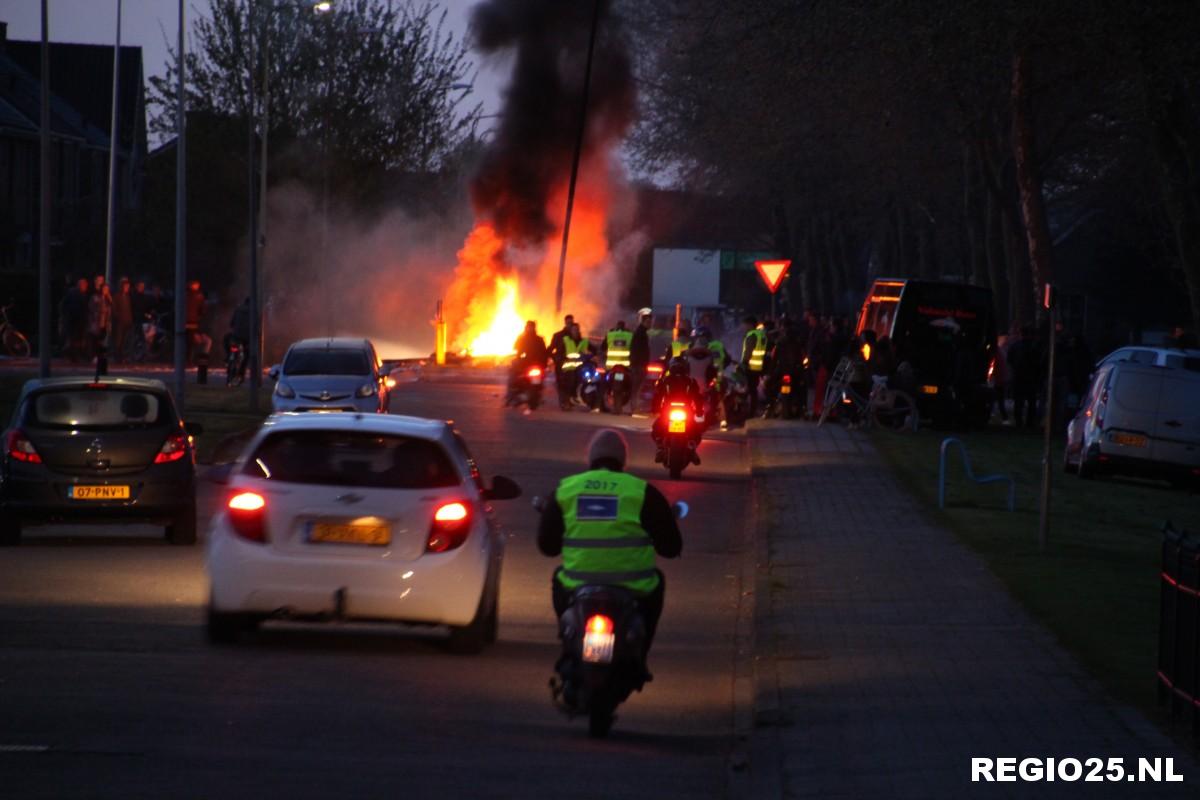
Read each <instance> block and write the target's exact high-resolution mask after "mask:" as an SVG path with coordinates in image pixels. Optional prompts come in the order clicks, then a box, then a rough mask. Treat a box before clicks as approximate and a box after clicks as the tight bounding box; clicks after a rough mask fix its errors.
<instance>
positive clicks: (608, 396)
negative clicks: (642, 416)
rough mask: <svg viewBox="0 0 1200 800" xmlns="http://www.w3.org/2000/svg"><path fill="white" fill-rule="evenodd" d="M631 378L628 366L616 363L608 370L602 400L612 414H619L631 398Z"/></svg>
mask: <svg viewBox="0 0 1200 800" xmlns="http://www.w3.org/2000/svg"><path fill="white" fill-rule="evenodd" d="M632 379H633V375H632V373H631V372H630V371H629V367H625V366H622V365H620V364H617V365H616V366H614V367H613V368H612V369H610V370H609V371H608V381H607V387H606V391H605V396H604V401H605V403H606V405H607V406H608V410H609V411H610V412H612V413H613V414H620V413H621V410H622V409H623V408H625V406H627V405H629V402H630V400H631V399H632V398H633V383H632Z"/></svg>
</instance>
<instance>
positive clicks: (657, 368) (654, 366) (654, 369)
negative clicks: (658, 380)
mask: <svg viewBox="0 0 1200 800" xmlns="http://www.w3.org/2000/svg"><path fill="white" fill-rule="evenodd" d="M662 371H663V368H662V364H651V365H650V366H648V367H646V372H657V373H658V374H659V375H661V374H662Z"/></svg>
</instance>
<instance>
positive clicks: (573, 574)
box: [554, 469, 658, 594]
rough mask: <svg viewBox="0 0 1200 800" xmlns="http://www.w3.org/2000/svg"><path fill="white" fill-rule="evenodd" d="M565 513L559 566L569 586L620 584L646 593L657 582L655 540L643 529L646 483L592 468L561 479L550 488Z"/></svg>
mask: <svg viewBox="0 0 1200 800" xmlns="http://www.w3.org/2000/svg"><path fill="white" fill-rule="evenodd" d="M554 499H555V500H556V501H557V502H558V506H559V508H560V509H561V510H562V515H563V528H564V533H563V548H562V559H563V563H562V571H561V572H559V573H558V576H559V577H558V580H559V582H560V583H561V584H562V585H563V586H564V587H565V588H567V589H577V588H579V587H580V586H583V585H584V584H600V585H604V586H621V587H624V588H626V589H628V590H630V591H632V592H638V593H641V594H646V593H649V592H652V591H654V589H655V588H656V587H657V586H658V572H657V571H656V570H655V568H654V543H653V542H652V541H651V540H650V537H649V535H647V533H646V531H645V529H644V528H642V522H641V519H642V504H643V503H644V502H645V499H646V482H645V481H644V480H642V479H641V478H637V477H634V476H633V475H629V474H627V473H624V472H612V471H610V470H606V469H593V470H588V471H587V472H581V473H580V474H578V475H572V476H571V477H569V478H564V479H563V480H562V482H561V483H559V484H558V488H557V489H556V490H555V491H554Z"/></svg>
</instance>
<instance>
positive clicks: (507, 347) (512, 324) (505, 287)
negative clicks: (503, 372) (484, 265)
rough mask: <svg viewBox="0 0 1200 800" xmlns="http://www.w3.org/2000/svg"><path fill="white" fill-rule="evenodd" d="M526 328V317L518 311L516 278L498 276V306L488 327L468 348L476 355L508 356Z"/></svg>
mask: <svg viewBox="0 0 1200 800" xmlns="http://www.w3.org/2000/svg"><path fill="white" fill-rule="evenodd" d="M524 329H525V318H524V317H522V316H521V315H520V314H518V313H517V281H516V278H496V306H495V311H494V312H493V315H492V320H491V322H490V323H489V324H488V326H487V328H486V329H485V330H483V331H482V332H480V333H479V335H478V336H476V337H475V338H474V339H472V340H471V344H470V345H468V347H467V350H469V351H470V353H471V354H472V355H476V356H506V355H509V354H511V353H512V351H513V342H515V341H516V340H517V337H518V336H520V335H521V331H523V330H524Z"/></svg>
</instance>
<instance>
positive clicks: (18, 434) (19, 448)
mask: <svg viewBox="0 0 1200 800" xmlns="http://www.w3.org/2000/svg"><path fill="white" fill-rule="evenodd" d="M5 449H6V450H7V451H8V455H9V457H10V458H12V459H13V460H14V461H24V462H25V463H27V464H40V463H42V457H41V456H40V455H38V451H37V450H36V449H34V447H33V442H31V441H29V439H28V437H26V436H25V434H24V433H23V432H22V431H19V430H12V431H9V433H8V445H7V447H6V448H5Z"/></svg>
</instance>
